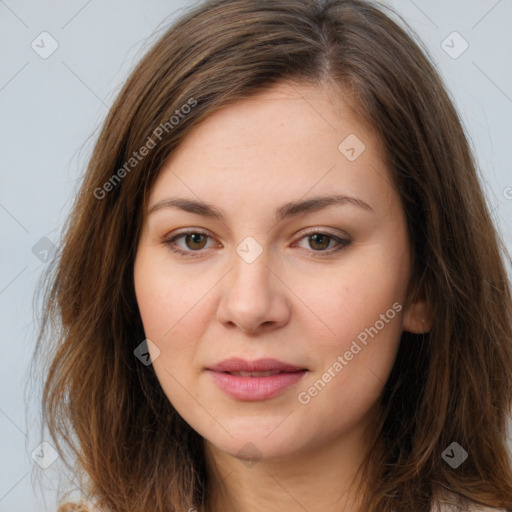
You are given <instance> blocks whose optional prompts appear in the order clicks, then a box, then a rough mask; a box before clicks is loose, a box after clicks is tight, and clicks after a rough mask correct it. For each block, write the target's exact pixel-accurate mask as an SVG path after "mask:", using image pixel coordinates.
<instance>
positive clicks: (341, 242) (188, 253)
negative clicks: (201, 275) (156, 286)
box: [162, 227, 352, 258]
mask: <svg viewBox="0 0 512 512" xmlns="http://www.w3.org/2000/svg"><path fill="white" fill-rule="evenodd" d="M190 234H198V235H204V236H206V237H208V238H211V239H215V237H214V236H213V235H211V234H210V232H208V231H206V230H204V229H201V228H197V229H196V228H184V230H183V231H178V232H174V233H173V234H172V236H165V237H164V238H163V239H162V243H163V244H164V245H166V246H167V247H168V249H169V250H170V251H172V252H174V253H176V254H180V255H183V256H185V257H190V258H197V257H200V256H202V255H203V253H204V251H205V249H200V250H197V251H192V250H183V249H180V248H176V247H175V246H173V242H174V241H175V240H176V239H178V238H181V237H183V236H186V235H190ZM315 234H321V235H326V236H327V237H329V238H331V239H333V240H335V241H336V242H337V246H336V247H335V248H331V249H328V250H323V251H314V250H305V251H306V252H307V253H309V254H310V255H312V256H313V257H328V256H329V255H332V254H333V253H336V252H338V251H340V250H341V249H343V248H345V247H346V246H347V245H349V244H350V243H351V242H352V238H351V237H350V235H348V233H345V232H344V233H343V235H341V236H340V235H335V234H333V233H330V232H329V231H328V230H327V229H326V228H321V227H317V228H306V229H305V230H304V231H302V232H301V234H300V237H299V238H298V239H297V241H295V242H293V244H296V243H298V242H300V241H302V240H303V239H304V238H307V237H309V236H311V235H315ZM343 237H345V238H343ZM217 243H219V244H220V242H217ZM220 245H222V244H220Z"/></svg>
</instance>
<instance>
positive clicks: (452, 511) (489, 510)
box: [431, 504, 507, 512]
mask: <svg viewBox="0 0 512 512" xmlns="http://www.w3.org/2000/svg"><path fill="white" fill-rule="evenodd" d="M460 510H463V511H464V512H507V510H505V509H504V508H493V507H484V506H483V505H476V504H468V505H465V506H462V508H460V506H459V507H455V506H453V505H447V504H445V505H441V506H440V507H434V508H432V510H431V512H458V511H460Z"/></svg>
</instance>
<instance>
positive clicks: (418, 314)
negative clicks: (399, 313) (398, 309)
mask: <svg viewBox="0 0 512 512" xmlns="http://www.w3.org/2000/svg"><path fill="white" fill-rule="evenodd" d="M432 325H433V318H432V314H431V313H430V310H429V307H428V304H427V301H426V300H425V299H424V298H422V297H421V296H419V295H415V296H414V297H411V298H410V299H409V301H408V302H407V305H406V307H405V312H404V316H403V322H402V329H403V330H404V331H408V332H412V333H413V334H425V333H427V332H429V331H430V329H432Z"/></svg>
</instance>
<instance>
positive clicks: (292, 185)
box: [150, 84, 390, 203]
mask: <svg viewBox="0 0 512 512" xmlns="http://www.w3.org/2000/svg"><path fill="white" fill-rule="evenodd" d="M362 119H363V116H362V115H361V116H360V117H358V115H357V108H354V107H352V106H351V105H350V104H349V103H348V101H343V98H342V97H341V98H337V99H336V100H335V99H334V96H333V94H332V93H331V92H330V91H329V90H327V89H325V88H322V87H319V86H312V85H305V84H303V85H299V84H278V85H275V86H273V87H271V88H270V89H268V90H266V91H264V92H261V93H258V94H256V95H254V96H251V97H249V98H246V99H243V100H240V101H237V102H236V103H233V104H231V105H229V106H226V107H224V108H222V109H220V110H219V111H217V112H215V113H214V114H212V115H210V117H208V118H206V119H205V120H204V121H202V122H201V123H200V124H199V125H198V126H197V127H196V128H195V129H194V130H193V131H192V132H191V133H190V134H189V135H188V136H187V137H186V138H185V139H184V140H183V141H182V143H181V144H180V146H179V147H178V148H177V149H176V150H175V152H174V153H173V154H172V155H171V156H170V158H169V159H168V160H167V162H166V163H165V165H164V166H163V168H162V170H161V173H160V175H159V177H158V179H157V181H156V183H155V185H154V187H153V190H152V193H151V198H150V203H152V202H153V203H154V202H155V201H157V200H159V199H161V198H162V196H163V195H165V194H166V193H168V192H179V193H181V194H186V195H188V196H191V195H192V196H196V199H201V198H205V199H206V197H208V198H209V199H211V198H212V196H213V197H214V198H216V199H218V200H219V201H220V202H230V203H234V202H236V198H235V197H234V194H236V195H237V196H239V197H242V196H243V197H244V198H245V199H247V200H249V201H252V200H253V199H254V198H255V197H256V196H258V197H259V198H260V200H261V199H263V198H270V197H274V196H275V193H276V191H277V190H278V191H280V195H281V196H282V195H283V194H285V195H286V196H287V197H288V198H293V199H296V198H298V197H302V196H304V195H305V194H307V193H308V192H309V191H311V192H312V193H313V192H314V193H315V194H317V193H327V192H332V191H333V189H336V191H338V192H340V193H350V192H351V191H352V193H354V194H355V192H356V190H355V189H358V192H361V186H362V185H363V186H364V187H366V188H367V194H369V195H370V196H371V195H372V190H373V192H374V195H375V194H378V190H377V189H378V188H379V187H380V190H381V191H382V185H383V182H384V184H387V183H389V182H390V177H389V173H388V170H387V169H386V165H385V158H384V153H383V151H382V149H381V144H380V142H379V140H378V138H377V137H376V135H375V133H374V132H373V131H372V130H369V129H368V128H367V127H366V126H365V124H364V123H363V122H362ZM356 195H357V194H356Z"/></svg>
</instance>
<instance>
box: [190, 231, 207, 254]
mask: <svg viewBox="0 0 512 512" xmlns="http://www.w3.org/2000/svg"><path fill="white" fill-rule="evenodd" d="M207 238H208V237H207V236H206V235H203V234H202V233H190V234H188V235H185V244H186V246H187V248H189V249H191V250H197V249H204V246H205V245H206V240H207Z"/></svg>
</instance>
